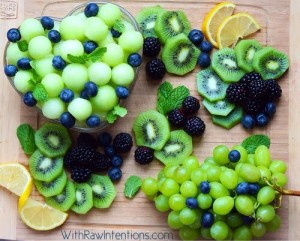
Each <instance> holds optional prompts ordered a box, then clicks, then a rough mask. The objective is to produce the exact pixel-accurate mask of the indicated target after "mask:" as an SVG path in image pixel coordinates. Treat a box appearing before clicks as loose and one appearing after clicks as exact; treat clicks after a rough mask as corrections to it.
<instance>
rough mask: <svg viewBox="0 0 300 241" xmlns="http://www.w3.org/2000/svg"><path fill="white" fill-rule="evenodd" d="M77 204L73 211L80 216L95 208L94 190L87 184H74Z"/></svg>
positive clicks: (72, 207) (74, 205) (73, 206)
mask: <svg viewBox="0 0 300 241" xmlns="http://www.w3.org/2000/svg"><path fill="white" fill-rule="evenodd" d="M74 186H75V202H74V204H73V205H72V206H71V210H72V211H74V212H75V213H78V214H86V213H87V212H88V211H89V210H90V209H91V208H92V207H93V190H92V188H91V187H90V186H89V185H88V184H87V183H80V184H79V183H74Z"/></svg>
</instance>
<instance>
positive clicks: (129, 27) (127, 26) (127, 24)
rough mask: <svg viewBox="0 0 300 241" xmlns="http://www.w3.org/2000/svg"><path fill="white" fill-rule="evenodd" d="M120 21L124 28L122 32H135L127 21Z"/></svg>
mask: <svg viewBox="0 0 300 241" xmlns="http://www.w3.org/2000/svg"><path fill="white" fill-rule="evenodd" d="M121 21H122V23H123V24H124V26H125V29H124V32H127V31H135V29H134V27H133V25H132V24H131V23H129V22H127V21H126V20H124V19H122V20H121Z"/></svg>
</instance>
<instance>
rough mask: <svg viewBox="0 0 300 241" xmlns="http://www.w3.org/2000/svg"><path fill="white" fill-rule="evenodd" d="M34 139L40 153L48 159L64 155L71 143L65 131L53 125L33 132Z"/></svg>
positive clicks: (47, 125)
mask: <svg viewBox="0 0 300 241" xmlns="http://www.w3.org/2000/svg"><path fill="white" fill-rule="evenodd" d="M34 139H35V144H36V146H37V148H38V149H39V150H40V152H41V153H42V154H44V155H45V156H47V157H50V158H54V157H59V156H63V155H64V154H66V152H67V150H68V149H69V147H70V146H71V143H72V142H71V139H70V135H69V133H68V131H67V129H66V128H65V127H63V126H61V125H59V124H54V123H46V124H44V125H43V126H41V127H40V129H38V130H37V131H36V132H35V135H34Z"/></svg>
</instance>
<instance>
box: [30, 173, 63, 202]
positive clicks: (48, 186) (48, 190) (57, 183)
mask: <svg viewBox="0 0 300 241" xmlns="http://www.w3.org/2000/svg"><path fill="white" fill-rule="evenodd" d="M67 181H68V178H67V174H66V172H65V171H63V172H62V173H61V174H60V175H59V176H58V177H57V178H55V179H54V180H53V181H51V182H43V181H38V180H33V182H34V185H35V186H36V188H37V190H38V191H39V192H40V194H42V195H43V196H44V197H52V196H56V195H58V194H60V193H61V192H62V191H63V189H64V188H65V186H66V184H67Z"/></svg>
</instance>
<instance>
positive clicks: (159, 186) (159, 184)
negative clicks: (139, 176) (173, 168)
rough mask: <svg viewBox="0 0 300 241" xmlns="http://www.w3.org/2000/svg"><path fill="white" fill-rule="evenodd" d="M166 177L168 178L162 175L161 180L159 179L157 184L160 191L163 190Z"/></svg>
mask: <svg viewBox="0 0 300 241" xmlns="http://www.w3.org/2000/svg"><path fill="white" fill-rule="evenodd" d="M166 179H167V178H166V177H162V178H161V179H160V180H158V183H157V186H158V190H159V191H160V190H161V186H162V184H163V183H164V181H165V180H166Z"/></svg>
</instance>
